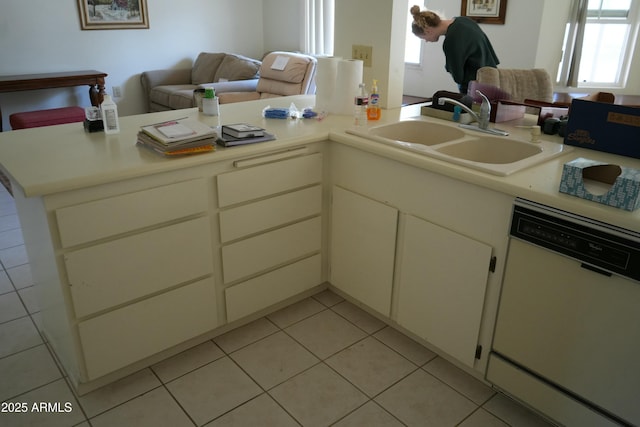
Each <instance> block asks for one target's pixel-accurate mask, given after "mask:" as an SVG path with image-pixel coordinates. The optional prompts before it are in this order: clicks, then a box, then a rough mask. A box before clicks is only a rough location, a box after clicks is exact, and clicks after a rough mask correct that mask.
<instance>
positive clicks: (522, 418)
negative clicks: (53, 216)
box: [0, 186, 549, 427]
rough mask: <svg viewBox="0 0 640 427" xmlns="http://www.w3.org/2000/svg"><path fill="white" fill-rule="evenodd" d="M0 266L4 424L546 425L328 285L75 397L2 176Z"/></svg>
mask: <svg viewBox="0 0 640 427" xmlns="http://www.w3.org/2000/svg"><path fill="white" fill-rule="evenodd" d="M0 266H1V268H0V402H2V408H1V412H0V425H2V426H6V427H8V426H20V427H22V426H27V425H29V426H46V427H55V426H96V427H101V426H109V427H111V426H118V427H121V426H135V427H144V426H150V427H151V426H153V427H158V426H160V427H162V426H168V427H179V426H194V425H197V426H203V425H206V426H278V427H280V426H298V425H303V426H328V425H335V426H341V427H346V426H371V427H373V426H402V425H410V426H437V427H446V426H462V427H492V426H496V427H498V426H517V427H521V426H523V427H525V426H548V425H549V424H547V423H546V422H545V421H543V420H542V419H541V418H539V417H537V416H536V415H535V414H533V413H531V412H529V411H528V410H527V409H525V408H524V407H522V406H520V405H518V404H516V403H514V402H512V401H511V400H509V399H507V398H505V397H504V396H502V395H500V394H496V393H495V392H494V391H493V390H492V389H491V388H489V387H487V386H486V385H484V384H483V383H481V382H480V381H477V380H476V379H474V378H473V377H471V376H469V375H468V374H466V373H464V372H463V371H461V370H460V369H458V368H456V367H454V366H453V365H452V364H450V363H448V362H447V361H445V360H444V359H442V358H440V357H437V356H436V355H435V354H434V353H432V352H431V351H429V350H427V349H426V348H424V347H422V346H421V345H419V344H417V343H416V342H414V341H412V340H410V339H409V338H407V337H406V336H404V335H402V334H400V333H398V332H397V331H395V330H394V329H392V328H389V327H387V326H386V325H385V324H383V323H382V322H380V321H379V320H377V319H375V318H373V317H372V316H370V315H368V314H367V313H365V312H364V311H362V310H360V309H359V308H357V307H356V306H354V305H352V304H350V303H349V302H347V301H345V300H343V299H342V298H340V297H339V296H337V295H336V294H334V293H331V292H330V291H324V292H321V293H319V294H317V295H315V296H313V297H312V298H308V299H305V300H303V301H301V302H299V303H297V304H293V305H291V306H289V307H287V308H285V309H283V310H280V311H278V312H276V313H273V314H271V315H269V316H266V317H264V318H261V319H259V320H256V321H255V322H253V323H251V324H248V325H246V326H243V327H240V328H238V329H236V330H233V331H231V332H229V333H227V334H225V335H222V336H220V337H217V338H216V339H214V340H212V341H207V342H205V343H203V344H201V345H198V346H196V347H194V348H192V349H190V350H188V351H185V352H183V353H181V354H178V355H176V356H174V357H172V358H170V359H167V360H165V361H163V362H161V363H158V364H156V365H154V366H152V367H150V368H147V369H144V370H142V371H139V372H137V373H135V374H133V375H130V376H128V377H126V378H124V379H122V380H120V381H117V382H116V383H113V384H111V385H108V386H106V387H103V388H101V389H99V390H96V391H94V392H92V393H89V394H87V395H84V396H82V397H77V396H75V394H74V393H73V392H72V390H71V388H70V387H69V384H68V382H67V379H66V378H65V375H64V373H63V371H62V370H61V369H60V368H59V366H58V365H57V364H56V362H55V359H54V358H53V356H52V354H51V350H50V349H49V347H48V346H47V345H46V342H45V340H44V337H43V336H42V335H41V334H40V332H39V326H38V325H39V316H38V306H37V302H36V301H35V299H34V298H33V292H32V290H33V281H32V279H31V273H30V270H29V265H28V260H27V257H26V254H25V250H24V245H23V241H22V235H21V230H20V224H19V221H18V217H17V215H16V211H15V206H14V203H13V198H11V196H10V195H9V194H8V193H7V192H6V190H5V189H4V188H3V187H1V186H0ZM23 403H26V404H27V405H26V412H17V411H18V410H20V409H23V406H22V404H23ZM34 403H35V404H36V407H35V408H34V406H33V404H34ZM41 403H44V404H48V406H49V407H48V409H47V408H42V410H37V409H38V408H40V406H39V405H40V404H41Z"/></svg>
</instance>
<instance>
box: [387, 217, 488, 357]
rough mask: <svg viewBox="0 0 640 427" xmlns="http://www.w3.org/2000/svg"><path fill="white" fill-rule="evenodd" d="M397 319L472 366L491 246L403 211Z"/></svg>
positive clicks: (404, 325) (401, 323)
mask: <svg viewBox="0 0 640 427" xmlns="http://www.w3.org/2000/svg"><path fill="white" fill-rule="evenodd" d="M404 219H405V221H404V224H405V227H404V233H403V239H402V244H401V251H402V252H401V254H400V261H399V265H400V269H399V275H398V277H399V282H398V319H397V320H398V323H399V324H400V325H402V326H403V327H405V328H407V329H408V330H410V331H412V332H413V333H415V334H416V335H418V336H420V337H421V338H424V339H425V340H427V341H428V342H430V343H432V344H433V345H435V346H437V347H438V348H440V349H442V350H443V351H445V352H447V353H448V354H449V355H451V356H453V357H455V358H456V359H458V360H460V361H461V362H463V363H465V364H467V365H469V366H473V364H474V359H475V351H476V346H477V342H478V333H479V331H480V321H481V317H482V309H483V306H484V296H485V289H486V286H487V279H488V274H489V263H490V259H491V247H490V246H488V245H485V244H484V243H481V242H478V241H476V240H472V239H470V238H468V237H465V236H463V235H461V234H458V233H454V232H452V231H450V230H447V229H445V228H442V227H439V226H437V225H435V224H432V223H430V222H427V221H424V220H422V219H419V218H416V217H414V216H411V215H404Z"/></svg>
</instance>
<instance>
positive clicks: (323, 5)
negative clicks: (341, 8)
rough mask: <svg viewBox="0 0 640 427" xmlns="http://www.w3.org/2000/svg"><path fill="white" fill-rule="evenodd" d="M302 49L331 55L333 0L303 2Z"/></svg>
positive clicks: (317, 53)
mask: <svg viewBox="0 0 640 427" xmlns="http://www.w3.org/2000/svg"><path fill="white" fill-rule="evenodd" d="M302 9H303V11H302V12H303V25H304V30H303V35H304V37H303V40H302V44H303V46H302V51H303V52H305V53H308V54H310V55H333V28H334V9H335V1H334V0H306V1H305V2H304V4H303V8H302Z"/></svg>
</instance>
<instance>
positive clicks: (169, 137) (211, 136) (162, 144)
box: [137, 118, 218, 156]
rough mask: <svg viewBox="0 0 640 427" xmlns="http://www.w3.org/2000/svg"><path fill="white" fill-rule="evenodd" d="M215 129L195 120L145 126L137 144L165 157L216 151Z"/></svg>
mask: <svg viewBox="0 0 640 427" xmlns="http://www.w3.org/2000/svg"><path fill="white" fill-rule="evenodd" d="M217 137H218V135H217V133H216V131H215V130H214V129H212V128H211V127H209V126H207V125H206V124H204V123H202V122H200V121H198V120H197V119H193V118H184V119H177V120H169V121H166V122H161V123H155V124H152V125H148V126H143V127H142V128H141V129H140V131H139V132H138V140H137V144H138V145H141V146H144V147H147V148H150V149H152V150H153V151H155V152H156V153H159V154H162V155H164V156H183V155H187V154H198V153H204V152H208V151H213V150H215V142H216V139H217Z"/></svg>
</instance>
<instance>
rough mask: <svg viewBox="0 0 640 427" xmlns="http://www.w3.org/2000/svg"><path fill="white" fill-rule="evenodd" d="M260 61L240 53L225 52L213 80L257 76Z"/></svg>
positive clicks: (252, 77)
mask: <svg viewBox="0 0 640 427" xmlns="http://www.w3.org/2000/svg"><path fill="white" fill-rule="evenodd" d="M260 64H261V63H260V61H256V60H255V59H251V58H247V57H244V56H241V55H231V54H227V55H226V56H225V57H224V59H223V60H222V63H221V64H220V66H219V67H218V70H217V71H216V75H215V76H214V78H213V80H212V81H213V82H219V81H221V79H222V81H225V80H246V79H254V78H256V77H257V76H258V70H259V69H260Z"/></svg>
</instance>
